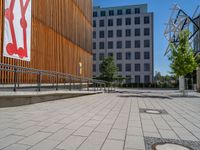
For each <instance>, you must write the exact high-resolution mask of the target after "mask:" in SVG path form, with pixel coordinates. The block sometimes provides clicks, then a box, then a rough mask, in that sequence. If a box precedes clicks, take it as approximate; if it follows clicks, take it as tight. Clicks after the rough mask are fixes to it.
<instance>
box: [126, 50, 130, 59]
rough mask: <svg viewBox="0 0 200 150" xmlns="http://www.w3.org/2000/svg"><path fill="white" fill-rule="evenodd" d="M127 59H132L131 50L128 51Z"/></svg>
mask: <svg viewBox="0 0 200 150" xmlns="http://www.w3.org/2000/svg"><path fill="white" fill-rule="evenodd" d="M126 60H131V52H126Z"/></svg>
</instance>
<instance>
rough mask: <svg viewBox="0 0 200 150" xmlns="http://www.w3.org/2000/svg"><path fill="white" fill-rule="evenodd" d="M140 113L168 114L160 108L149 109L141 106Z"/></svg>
mask: <svg viewBox="0 0 200 150" xmlns="http://www.w3.org/2000/svg"><path fill="white" fill-rule="evenodd" d="M140 113H146V114H155V115H159V114H162V115H163V114H167V112H166V111H165V110H159V109H148V108H140Z"/></svg>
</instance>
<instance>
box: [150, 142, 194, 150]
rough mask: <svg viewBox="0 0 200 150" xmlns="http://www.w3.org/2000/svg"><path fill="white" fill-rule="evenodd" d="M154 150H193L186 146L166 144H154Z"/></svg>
mask: <svg viewBox="0 0 200 150" xmlns="http://www.w3.org/2000/svg"><path fill="white" fill-rule="evenodd" d="M152 149H153V150H191V149H190V148H187V147H185V146H182V145H179V144H172V143H165V144H154V145H153V147H152Z"/></svg>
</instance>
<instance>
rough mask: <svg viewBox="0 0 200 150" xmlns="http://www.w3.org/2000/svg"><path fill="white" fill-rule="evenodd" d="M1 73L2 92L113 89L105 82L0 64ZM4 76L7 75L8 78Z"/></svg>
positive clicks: (0, 84)
mask: <svg viewBox="0 0 200 150" xmlns="http://www.w3.org/2000/svg"><path fill="white" fill-rule="evenodd" d="M2 73H3V74H4V76H0V89H4V90H5V89H12V90H13V91H17V90H19V89H30V88H33V89H35V90H37V91H41V90H42V89H46V90H52V89H53V90H59V89H66V90H69V91H72V90H80V91H83V90H86V91H91V90H92V91H105V92H110V91H113V89H114V88H113V87H112V84H109V83H108V82H106V81H101V80H94V79H90V78H85V77H80V76H75V75H71V74H66V73H60V72H55V71H46V70H39V69H33V68H26V67H21V66H16V65H10V64H3V63H0V75H2ZM6 74H9V77H7V76H6ZM24 76H26V79H24V78H25V77H24ZM22 78H23V79H22ZM108 85H109V86H108Z"/></svg>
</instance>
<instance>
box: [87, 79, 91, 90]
mask: <svg viewBox="0 0 200 150" xmlns="http://www.w3.org/2000/svg"><path fill="white" fill-rule="evenodd" d="M89 86H90V82H89V81H88V82H87V91H90V87H89Z"/></svg>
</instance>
